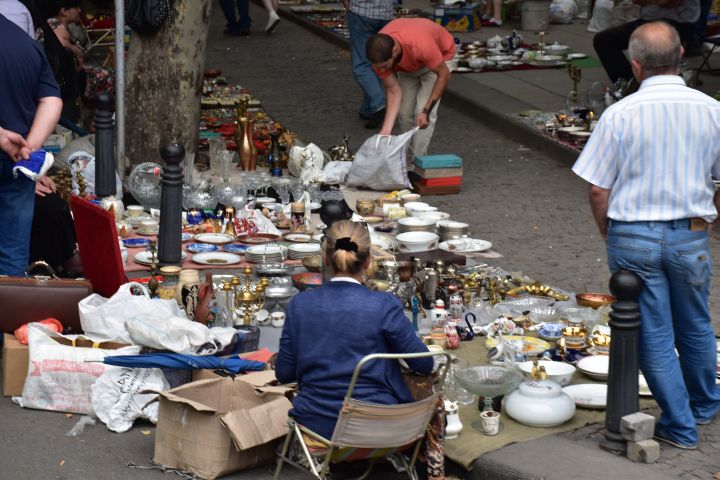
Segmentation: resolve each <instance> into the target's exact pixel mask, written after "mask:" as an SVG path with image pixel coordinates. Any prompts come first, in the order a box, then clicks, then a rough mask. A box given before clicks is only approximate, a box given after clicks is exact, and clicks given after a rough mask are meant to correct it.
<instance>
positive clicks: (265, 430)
mask: <svg viewBox="0 0 720 480" xmlns="http://www.w3.org/2000/svg"><path fill="white" fill-rule="evenodd" d="M209 373H211V372H209ZM290 407H291V404H290V401H289V400H287V399H286V398H285V396H283V395H281V394H276V393H260V392H257V391H256V389H255V388H254V387H253V386H252V385H251V384H249V383H247V382H241V381H237V380H232V379H230V378H221V377H219V378H215V379H208V380H200V381H197V382H192V383H188V384H185V385H182V386H180V387H177V388H174V389H172V390H168V391H167V392H163V393H162V394H160V409H159V412H158V423H157V434H156V438H155V455H154V460H155V461H156V462H158V463H160V464H162V465H166V466H169V467H171V468H177V469H180V470H185V471H189V472H192V473H194V474H195V475H197V476H199V477H201V478H207V479H214V478H217V477H219V476H222V475H225V474H227V473H231V472H235V471H238V470H242V469H246V468H250V467H253V466H256V465H258V464H260V463H263V462H269V461H270V460H271V459H272V458H273V457H274V454H275V450H274V448H275V444H276V443H277V442H276V440H277V439H279V438H280V437H282V436H284V435H285V434H287V431H288V429H287V412H288V410H289V409H290Z"/></svg>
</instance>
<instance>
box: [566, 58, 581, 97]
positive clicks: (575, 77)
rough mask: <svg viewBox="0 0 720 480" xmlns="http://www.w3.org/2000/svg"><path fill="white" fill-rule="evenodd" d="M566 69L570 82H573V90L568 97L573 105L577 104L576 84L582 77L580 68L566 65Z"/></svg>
mask: <svg viewBox="0 0 720 480" xmlns="http://www.w3.org/2000/svg"><path fill="white" fill-rule="evenodd" d="M567 69H568V75H569V76H570V80H572V82H573V88H572V91H571V92H570V96H571V98H572V101H573V103H577V98H578V95H577V92H578V82H579V81H580V78H581V77H582V68H580V67H576V66H575V65H571V64H569V63H568V66H567Z"/></svg>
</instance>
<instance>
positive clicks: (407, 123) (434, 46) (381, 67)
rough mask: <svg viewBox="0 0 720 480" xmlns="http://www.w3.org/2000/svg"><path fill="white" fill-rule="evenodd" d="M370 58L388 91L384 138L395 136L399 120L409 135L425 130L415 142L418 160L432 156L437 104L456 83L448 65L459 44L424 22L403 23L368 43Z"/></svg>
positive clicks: (395, 22) (388, 27)
mask: <svg viewBox="0 0 720 480" xmlns="http://www.w3.org/2000/svg"><path fill="white" fill-rule="evenodd" d="M366 50H367V57H368V60H370V63H371V64H372V66H373V70H375V73H376V74H377V75H378V77H380V79H381V80H382V82H383V86H384V87H385V95H386V111H385V120H384V121H383V125H382V128H381V129H380V135H391V134H392V129H393V126H394V125H395V120H396V119H398V118H399V121H400V128H401V129H402V130H403V131H404V132H405V131H408V130H410V129H411V128H412V127H414V126H415V125H417V126H418V127H420V128H421V130H420V131H418V133H416V134H415V137H414V138H413V141H412V153H413V154H414V156H422V155H426V154H427V151H428V146H429V145H430V139H431V138H432V134H433V131H434V130H435V122H436V120H437V104H438V103H439V102H440V97H442V94H443V92H444V91H445V87H446V86H447V84H448V81H449V80H450V69H449V68H448V66H447V65H446V63H445V62H447V61H449V60H452V59H453V57H454V56H455V41H454V40H453V37H452V35H450V34H449V33H448V31H447V30H445V28H443V27H441V26H440V25H438V24H436V23H434V22H432V21H430V20H427V19H424V18H399V19H397V20H393V21H392V22H390V23H388V24H387V25H386V26H385V27H384V28H383V29H382V30H380V32H379V33H378V34H376V35H373V36H372V37H370V38H369V39H368V42H367V47H366Z"/></svg>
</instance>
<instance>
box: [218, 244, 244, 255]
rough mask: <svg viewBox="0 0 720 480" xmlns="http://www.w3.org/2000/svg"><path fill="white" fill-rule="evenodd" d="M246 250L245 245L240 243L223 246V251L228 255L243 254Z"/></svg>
mask: <svg viewBox="0 0 720 480" xmlns="http://www.w3.org/2000/svg"><path fill="white" fill-rule="evenodd" d="M247 249H248V247H247V245H243V244H241V243H231V244H228V245H223V250H225V251H226V252H230V253H245V250H247Z"/></svg>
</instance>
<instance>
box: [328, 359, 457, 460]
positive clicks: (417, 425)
mask: <svg viewBox="0 0 720 480" xmlns="http://www.w3.org/2000/svg"><path fill="white" fill-rule="evenodd" d="M433 355H436V353H433V352H425V353H413V354H391V353H387V354H385V353H375V354H372V355H367V356H366V357H363V358H362V359H361V360H360V361H359V362H358V364H357V366H356V367H355V371H354V372H353V376H352V379H351V381H350V385H349V386H348V391H347V394H346V395H345V400H344V402H343V406H342V408H341V409H340V412H339V415H338V419H337V422H336V424H335V430H334V431H333V435H332V439H331V444H333V445H338V446H343V447H355V448H391V447H399V446H403V445H407V444H409V443H412V442H414V441H416V440H419V439H420V438H422V437H423V436H424V435H425V431H426V429H427V426H428V423H430V418H431V417H432V415H433V413H434V411H435V408H436V406H437V402H438V396H437V394H434V395H431V396H429V397H427V398H425V399H423V400H420V401H417V402H413V403H402V404H398V405H377V404H371V403H367V402H363V401H360V400H357V399H354V398H352V393H353V390H354V389H355V384H356V383H357V379H358V377H359V375H360V370H361V369H362V367H363V366H364V365H365V364H366V363H368V362H370V361H373V360H377V359H384V360H392V361H398V360H401V359H413V358H422V357H429V356H433ZM444 355H445V356H446V358H447V361H446V363H445V365H444V366H443V367H442V372H441V377H440V383H439V384H440V385H442V384H443V383H444V379H445V375H446V374H447V370H448V368H449V365H450V355H449V354H444Z"/></svg>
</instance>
